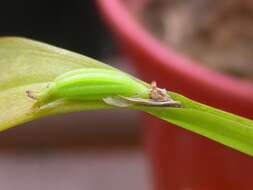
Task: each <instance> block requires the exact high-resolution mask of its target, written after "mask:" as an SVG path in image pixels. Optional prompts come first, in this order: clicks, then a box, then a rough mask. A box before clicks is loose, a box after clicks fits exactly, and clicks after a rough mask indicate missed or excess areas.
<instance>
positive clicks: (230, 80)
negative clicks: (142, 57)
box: [97, 0, 253, 106]
mask: <svg viewBox="0 0 253 190" xmlns="http://www.w3.org/2000/svg"><path fill="white" fill-rule="evenodd" d="M124 1H125V2H124ZM126 3H127V2H126V0H97V5H98V7H99V8H100V11H101V13H102V15H103V16H104V19H105V21H106V22H107V23H108V25H109V26H110V27H111V29H112V30H113V31H114V33H115V35H116V37H118V38H120V41H121V42H123V43H125V44H124V45H126V46H127V47H130V48H133V49H134V50H136V51H139V52H142V54H146V55H147V57H148V56H149V57H151V58H153V59H154V60H156V61H155V62H154V64H156V66H157V67H161V68H163V69H165V70H173V71H174V72H176V73H178V74H180V75H181V76H184V77H185V78H186V79H191V80H193V82H197V83H199V84H200V86H206V87H208V88H211V89H215V90H216V91H219V92H220V94H224V95H230V96H234V97H237V98H240V99H243V100H247V101H246V102H247V103H250V104H251V105H252V106H253V98H252V97H253V85H252V83H251V82H248V81H244V80H240V79H237V78H235V77H231V76H228V75H225V74H221V73H218V72H216V71H213V70H211V69H209V68H207V67H205V66H203V65H200V64H197V62H196V61H194V60H191V59H189V58H187V57H186V56H185V55H183V54H181V53H178V52H175V51H173V50H172V49H170V48H168V47H167V46H165V45H163V44H162V43H161V41H160V40H158V38H156V37H155V36H154V35H152V34H151V33H150V32H149V31H148V30H147V29H145V27H144V26H143V25H142V24H141V23H140V22H138V20H137V19H136V18H134V16H133V15H131V14H130V13H129V10H128V8H127V7H126Z"/></svg>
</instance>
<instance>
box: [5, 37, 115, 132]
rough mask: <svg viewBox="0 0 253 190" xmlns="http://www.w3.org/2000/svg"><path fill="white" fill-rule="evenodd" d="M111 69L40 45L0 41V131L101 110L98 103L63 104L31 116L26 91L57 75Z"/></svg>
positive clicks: (15, 40) (29, 100)
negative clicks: (41, 119)
mask: <svg viewBox="0 0 253 190" xmlns="http://www.w3.org/2000/svg"><path fill="white" fill-rule="evenodd" d="M87 67H92V68H108V69H113V68H111V67H109V66H107V65H105V64H103V63H101V62H98V61H96V60H93V59H91V58H88V57H85V56H82V55H79V54H76V53H73V52H70V51H66V50H63V49H60V48H56V47H53V46H50V45H47V44H44V43H40V42H36V41H32V40H28V39H24V38H16V37H3V38H0V131H2V130H4V129H7V128H10V127H12V126H15V125H18V124H21V123H24V122H27V121H30V120H34V119H36V118H39V117H42V116H45V115H52V114H58V113H64V112H70V111H71V112H73V111H80V110H92V109H102V108H103V109H105V108H108V107H109V106H107V105H106V104H104V103H103V102H102V101H101V102H90V103H85V104H84V103H83V102H65V103H61V104H59V106H58V107H57V108H54V109H48V110H43V111H39V112H35V111H34V110H33V109H32V108H31V107H32V104H33V103H34V101H33V100H32V99H31V98H28V97H27V96H26V93H25V92H26V90H28V89H29V90H34V91H36V90H38V91H39V90H40V89H43V88H45V86H46V85H47V83H48V82H50V81H53V80H54V79H55V78H56V77H57V76H58V75H60V74H62V73H65V72H68V71H71V70H75V69H80V68H87Z"/></svg>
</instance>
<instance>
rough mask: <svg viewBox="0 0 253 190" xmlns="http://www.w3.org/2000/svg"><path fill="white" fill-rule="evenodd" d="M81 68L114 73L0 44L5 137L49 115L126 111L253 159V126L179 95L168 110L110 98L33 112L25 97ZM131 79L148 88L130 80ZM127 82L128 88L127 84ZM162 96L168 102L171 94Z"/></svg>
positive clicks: (34, 45) (19, 42) (47, 49)
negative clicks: (7, 131) (10, 130)
mask: <svg viewBox="0 0 253 190" xmlns="http://www.w3.org/2000/svg"><path fill="white" fill-rule="evenodd" d="M82 68H103V69H109V70H110V69H114V68H112V67H109V66H107V65H105V64H103V63H101V62H98V61H96V60H93V59H90V58H87V57H85V56H82V55H79V54H76V53H72V52H70V51H66V50H62V49H60V48H56V47H53V46H49V45H46V44H43V43H39V42H35V41H32V40H27V39H24V38H14V37H9V38H0V131H1V130H5V129H7V128H10V127H14V126H16V125H18V124H21V123H24V122H27V121H30V120H34V119H37V118H41V117H44V116H47V115H53V114H61V113H67V112H74V111H85V110H94V109H112V108H120V107H126V108H127V109H137V110H141V111H144V112H147V113H150V114H151V115H153V116H155V117H157V118H160V119H163V120H165V121H167V122H170V123H172V124H175V125H177V126H180V127H182V128H185V129H187V130H190V131H192V132H195V133H197V134H200V135H203V136H205V137H207V138H210V139H212V140H215V141H217V142H220V143H222V144H224V145H227V146H229V147H231V148H234V149H236V150H239V151H241V152H244V153H246V154H248V155H251V156H253V121H251V120H249V119H246V118H243V117H239V116H236V115H234V114H230V113H227V112H224V111H221V110H218V109H215V108H212V107H209V106H206V105H203V104H200V103H198V102H195V101H193V100H190V99H188V98H186V97H183V96H181V95H179V94H176V93H169V96H170V97H171V99H170V98H169V99H168V102H166V104H164V102H159V101H158V102H156V101H157V100H154V99H141V98H139V97H137V98H136V97H134V98H131V97H118V98H115V97H108V98H104V99H103V100H96V101H81V100H75V101H74V100H72V101H67V100H56V101H54V102H50V103H49V104H47V105H45V106H44V107H37V108H36V107H34V106H33V105H34V103H35V101H36V100H33V99H31V98H29V97H28V96H27V95H26V91H27V90H29V91H33V92H36V91H39V92H40V91H42V90H44V89H45V88H47V85H48V83H49V82H53V81H54V79H55V78H56V77H57V76H59V75H61V76H62V77H64V76H65V75H62V74H63V73H66V72H69V71H72V70H76V69H82ZM115 70H116V69H115ZM116 71H117V70H116ZM119 73H120V71H119ZM72 74H73V73H72ZM74 74H75V72H74ZM120 74H122V72H121V73H120ZM71 76H72V75H71ZM129 79H131V80H132V79H134V80H136V82H137V83H138V82H139V83H142V84H145V83H144V82H142V81H140V80H138V79H135V78H133V77H131V76H130V77H129ZM94 81H96V80H94ZM124 81H125V82H126V83H127V82H128V80H127V78H126V80H124ZM76 85H79V82H78V83H76ZM74 87H75V86H74ZM77 87H78V86H77ZM123 87H124V85H123ZM147 88H149V86H147ZM112 89H113V88H112ZM156 90H157V89H153V92H156ZM161 92H163V95H164V94H165V97H167V95H166V91H165V92H164V91H161ZM149 95H150V94H149ZM157 95H159V93H158V94H157ZM160 95H161V94H160ZM167 98H168V97H167ZM104 101H105V102H106V103H105V102H104ZM179 103H181V105H182V106H181V105H180V104H179ZM144 105H145V106H144ZM157 105H159V106H157ZM178 105H180V106H178ZM169 106H171V107H169ZM175 107H177V108H175Z"/></svg>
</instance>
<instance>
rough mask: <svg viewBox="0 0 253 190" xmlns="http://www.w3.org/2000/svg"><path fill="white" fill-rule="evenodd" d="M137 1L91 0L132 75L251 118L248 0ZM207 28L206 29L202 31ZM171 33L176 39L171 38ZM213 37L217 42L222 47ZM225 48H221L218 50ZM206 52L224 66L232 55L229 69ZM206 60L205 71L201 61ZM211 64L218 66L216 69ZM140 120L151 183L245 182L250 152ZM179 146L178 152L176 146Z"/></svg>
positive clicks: (230, 185)
mask: <svg viewBox="0 0 253 190" xmlns="http://www.w3.org/2000/svg"><path fill="white" fill-rule="evenodd" d="M138 2H139V3H138V4H137V3H135V1H122V0H105V1H103V0H97V5H98V7H99V9H100V11H101V14H102V15H103V17H104V19H105V21H106V23H107V24H108V26H109V27H110V28H111V30H112V31H113V32H114V34H115V36H116V38H117V40H118V41H119V43H120V45H121V49H122V50H123V51H124V53H125V54H126V55H127V56H128V57H129V59H130V60H131V61H130V63H132V64H134V65H135V66H136V68H137V70H138V71H139V74H140V76H141V77H142V78H143V79H144V80H146V81H150V80H154V79H155V80H157V81H159V82H160V84H161V85H162V86H164V87H166V88H168V89H170V90H172V91H175V92H179V93H180V94H183V95H185V96H187V97H190V98H192V99H194V100H197V101H200V102H202V103H205V104H207V105H211V106H214V107H216V108H220V109H223V110H226V111H229V112H233V113H236V114H239V115H241V116H244V117H248V118H251V119H252V118H253V98H252V96H253V85H252V82H251V79H250V78H251V77H252V75H251V73H252V72H251V71H252V70H251V69H252V63H251V60H252V58H250V56H252V54H251V50H252V48H251V45H252V32H250V31H251V26H252V24H251V23H252V3H251V1H247V0H244V1H236V0H233V1H229V2H225V1H208V0H204V1H194V0H193V1H183V0H182V1H166V0H164V1H162V0H157V1H152V0H140V1H138ZM159 3H160V5H159ZM192 4H198V6H195V5H194V6H193V5H192ZM205 4H208V6H207V7H205ZM225 4H226V5H225ZM171 5H172V6H171ZM152 11H155V12H152ZM215 13H219V14H215ZM201 14H202V15H201ZM214 14H215V15H217V17H216V18H214V17H213V16H212V15H214ZM143 15H146V16H148V17H144V16H143ZM161 15H162V16H161ZM204 15H211V16H207V17H205V16H204ZM165 17H166V18H165ZM175 18H176V20H175ZM209 19H211V20H209ZM212 19H213V20H212ZM179 21H180V22H179ZM193 21H194V22H197V23H194V22H193ZM205 22H209V23H210V22H211V23H212V25H209V23H205ZM122 23H124V25H123V24H122ZM192 24H194V25H192ZM195 26H198V27H200V28H201V30H198V29H197V30H196V28H195ZM210 26H211V29H214V30H213V31H212V30H211V31H210V30H207V29H208V27H210ZM242 26H243V27H242ZM172 27H173V28H172ZM216 31H217V33H218V34H219V35H218V36H215V34H216ZM154 33H155V34H154ZM157 33H158V34H157ZM189 34H192V36H193V37H191V35H190V37H189ZM224 34H225V36H226V38H223V36H224ZM175 36H176V37H178V38H176V39H177V40H176V41H173V40H175ZM196 36H197V37H201V39H196ZM182 38H183V40H182ZM210 39H216V43H214V42H212V43H210V44H212V45H210V46H207V44H208V43H207V42H209V41H208V40H210ZM231 39H232V41H231ZM220 40H225V42H226V43H225V44H226V45H225V47H222V46H221V45H222V44H220ZM226 40H227V41H226ZM184 41H186V42H188V43H184ZM166 42H167V43H166ZM244 42H246V43H244ZM182 44H183V45H184V46H182ZM199 47H201V48H202V50H205V51H202V53H203V52H204V54H202V53H201V54H197V55H196V52H198V51H197V50H198V49H199ZM226 47H229V48H227V50H226V51H225V50H224V48H226ZM243 48H244V50H242V49H243ZM245 49H246V50H245ZM216 50H218V51H216ZM191 51H192V52H193V53H192V52H191ZM223 52H226V54H225V56H222V53H223ZM229 52H230V53H229ZM235 52H236V53H235ZM208 54H209V55H208ZM231 54H232V55H233V56H228V55H231ZM239 54H240V55H239ZM201 55H204V56H203V57H202V56H201ZM212 55H215V60H218V61H219V62H223V61H222V60H224V58H225V59H226V60H228V62H226V66H228V65H229V64H230V62H231V60H233V64H231V65H234V66H235V67H234V68H236V69H234V68H232V67H230V68H228V67H224V66H219V67H220V68H217V65H215V63H216V61H215V62H211V59H214V58H212ZM235 55H236V56H235ZM207 58H210V60H209V61H210V63H209V65H211V67H213V68H212V69H210V68H209V67H207V64H205V62H207V60H206V59H207ZM246 59H247V61H245V60H246ZM238 62H239V65H240V66H239V68H238V66H237V65H238ZM242 62H244V63H242ZM242 64H244V66H245V65H247V66H250V67H248V69H246V70H247V71H246V73H245V74H243V73H242V72H241V71H242V70H245V69H243V68H244V67H242V66H241V65H242ZM218 69H221V70H220V71H218V72H217V70H218ZM228 72H230V73H231V74H234V75H237V76H239V75H240V77H243V78H239V77H235V76H232V75H231V74H230V75H228ZM247 72H249V74H247ZM246 76H247V77H246ZM246 78H248V79H247V80H245V79H246ZM196 89H197V90H196ZM143 121H144V123H143V125H144V126H145V133H146V149H147V151H148V153H149V155H150V158H151V162H152V166H153V171H154V179H155V187H156V188H157V189H169V188H171V189H183V188H190V189H250V188H252V186H253V182H252V180H251V177H250V176H251V172H252V169H253V159H252V158H250V157H247V156H245V155H242V154H240V153H238V152H235V151H232V150H229V149H227V148H225V147H223V146H221V145H218V144H216V143H214V142H211V141H208V140H206V139H204V138H202V137H200V136H197V135H195V134H192V133H189V132H186V131H183V130H180V129H179V128H175V127H173V126H170V127H164V126H165V125H167V124H166V123H164V122H161V121H160V120H156V119H154V118H150V117H145V120H143ZM179 147H181V148H183V149H184V151H178V149H179ZM228 158H230V159H228ZM179 166H180V167H179Z"/></svg>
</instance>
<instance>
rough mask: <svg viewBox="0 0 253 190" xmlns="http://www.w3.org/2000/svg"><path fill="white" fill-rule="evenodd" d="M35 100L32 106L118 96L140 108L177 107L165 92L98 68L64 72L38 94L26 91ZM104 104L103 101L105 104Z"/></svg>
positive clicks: (97, 99)
mask: <svg viewBox="0 0 253 190" xmlns="http://www.w3.org/2000/svg"><path fill="white" fill-rule="evenodd" d="M26 94H27V96H28V97H30V98H32V99H35V100H36V102H35V104H34V107H41V106H42V105H45V104H48V103H51V102H53V101H56V100H59V99H61V100H81V101H103V100H105V99H106V98H108V97H122V98H123V99H124V100H125V101H126V102H128V103H131V104H140V105H151V106H152V105H154V106H169V107H180V103H179V102H176V101H173V100H172V99H171V98H170V97H169V96H168V94H167V91H166V90H165V89H160V88H158V87H157V85H156V82H152V83H151V85H150V86H148V85H146V84H144V83H141V82H139V81H138V80H136V79H134V78H132V77H131V76H129V75H127V74H125V73H123V72H120V71H117V70H109V69H101V68H85V69H78V70H74V71H70V72H67V73H65V74H63V75H60V76H59V77H57V78H56V79H55V80H54V81H53V82H51V83H49V84H48V85H47V87H46V88H45V90H42V91H41V92H32V91H30V90H27V91H26ZM105 102H106V101H105Z"/></svg>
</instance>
